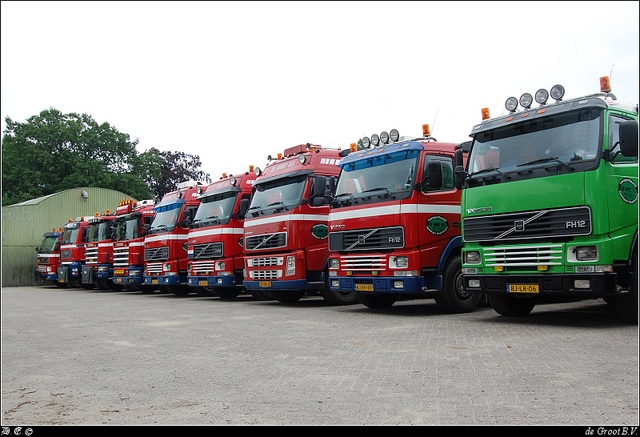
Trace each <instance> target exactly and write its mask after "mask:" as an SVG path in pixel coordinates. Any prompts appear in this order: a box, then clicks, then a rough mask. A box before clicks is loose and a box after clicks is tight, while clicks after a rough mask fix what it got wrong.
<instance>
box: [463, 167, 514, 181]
mask: <svg viewBox="0 0 640 437" xmlns="http://www.w3.org/2000/svg"><path fill="white" fill-rule="evenodd" d="M490 171H495V172H497V173H499V174H500V175H501V176H506V177H507V179H509V176H507V175H506V174H505V173H504V172H501V171H500V170H499V169H497V168H495V167H489V168H485V169H483V170H480V171H477V172H475V173H471V174H470V175H469V178H472V177H474V176H475V175H478V174H480V173H488V172H490Z"/></svg>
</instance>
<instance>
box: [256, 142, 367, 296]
mask: <svg viewBox="0 0 640 437" xmlns="http://www.w3.org/2000/svg"><path fill="white" fill-rule="evenodd" d="M269 158H270V157H269ZM340 158H341V156H340V151H338V150H328V149H323V148H322V147H320V146H315V145H311V144H306V145H299V146H295V147H291V148H289V149H287V150H285V151H284V156H282V155H279V157H278V159H277V160H274V161H273V162H270V163H269V164H268V165H267V167H266V168H265V170H264V172H259V170H258V169H256V173H257V174H258V177H257V178H256V180H255V182H254V189H253V194H252V197H251V204H250V206H249V209H248V210H247V214H246V216H245V221H244V253H245V271H244V286H245V288H246V289H247V290H249V291H255V292H258V293H260V292H264V291H266V292H269V293H270V294H271V295H272V296H273V297H275V298H276V299H277V300H278V301H280V302H295V301H297V300H299V299H300V298H301V297H302V296H304V294H305V293H306V292H316V293H317V292H319V293H321V295H322V296H323V298H324V299H325V300H326V301H327V302H329V303H331V304H351V303H356V302H357V297H356V295H355V293H354V292H353V291H347V292H343V291H339V290H336V291H334V290H331V289H330V288H329V286H328V283H327V277H328V276H327V259H328V256H329V247H328V244H327V236H328V234H329V232H328V222H329V205H328V203H327V202H326V200H327V199H328V196H329V195H330V194H331V193H332V191H333V187H334V186H335V181H336V179H337V176H338V174H339V172H340V168H339V167H338V166H337V165H336V164H337V163H338V161H339V160H340ZM269 160H270V161H271V159H269Z"/></svg>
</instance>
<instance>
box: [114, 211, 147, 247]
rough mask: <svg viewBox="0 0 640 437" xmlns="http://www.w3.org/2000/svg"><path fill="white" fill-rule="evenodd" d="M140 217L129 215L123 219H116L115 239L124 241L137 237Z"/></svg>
mask: <svg viewBox="0 0 640 437" xmlns="http://www.w3.org/2000/svg"><path fill="white" fill-rule="evenodd" d="M141 219H142V217H141V216H140V215H137V216H130V217H128V218H126V219H124V220H118V221H117V223H118V227H117V228H116V240H117V241H126V240H133V239H134V238H138V237H139V236H140V235H139V232H138V230H139V226H138V224H139V223H140V220H141Z"/></svg>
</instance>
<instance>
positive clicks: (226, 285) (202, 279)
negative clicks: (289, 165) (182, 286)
mask: <svg viewBox="0 0 640 437" xmlns="http://www.w3.org/2000/svg"><path fill="white" fill-rule="evenodd" d="M256 177H257V176H256V173H255V172H254V171H253V168H251V167H250V170H249V171H248V172H245V173H241V174H236V175H229V176H227V175H226V174H223V175H222V177H221V178H220V180H219V181H216V182H214V183H212V184H211V185H209V186H208V187H206V188H205V189H204V191H202V192H201V194H200V195H199V196H198V200H199V201H200V204H199V205H198V209H197V211H196V214H195V216H194V219H193V221H192V222H191V226H190V229H189V239H188V243H187V257H188V259H189V262H188V266H187V269H188V276H187V281H188V283H189V286H190V287H193V289H194V290H196V291H198V292H199V294H204V295H206V293H207V292H211V293H213V295H215V296H218V297H220V298H222V299H233V298H235V297H237V296H238V295H239V294H240V293H241V292H243V291H244V287H243V277H242V268H243V256H244V249H243V235H244V230H243V225H244V215H245V213H246V210H247V208H248V207H249V201H250V199H251V190H252V188H253V183H254V181H255V179H256Z"/></svg>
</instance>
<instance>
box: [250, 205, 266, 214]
mask: <svg viewBox="0 0 640 437" xmlns="http://www.w3.org/2000/svg"><path fill="white" fill-rule="evenodd" d="M252 209H257V210H258V215H260V214H262V208H260V206H259V205H256V206H252V207H251V208H249V209H248V210H247V213H248V212H249V211H251V210H252ZM251 215H252V216H253V214H251Z"/></svg>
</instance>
